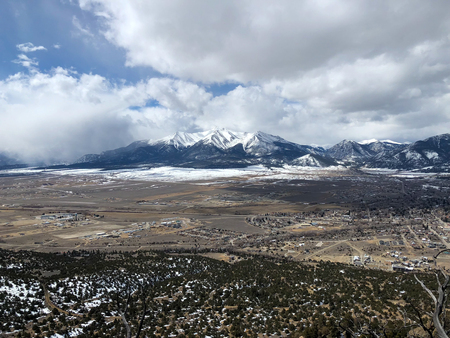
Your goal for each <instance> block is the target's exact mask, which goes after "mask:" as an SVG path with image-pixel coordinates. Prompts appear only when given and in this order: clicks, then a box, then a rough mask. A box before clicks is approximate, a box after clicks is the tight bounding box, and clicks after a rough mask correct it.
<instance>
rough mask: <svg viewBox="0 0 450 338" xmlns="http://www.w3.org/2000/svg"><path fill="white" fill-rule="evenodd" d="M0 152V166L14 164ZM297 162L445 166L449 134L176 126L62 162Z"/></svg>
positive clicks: (403, 167)
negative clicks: (412, 138) (290, 135)
mask: <svg viewBox="0 0 450 338" xmlns="http://www.w3.org/2000/svg"><path fill="white" fill-rule="evenodd" d="M18 163H19V162H18V161H17V160H16V159H15V158H11V157H8V154H4V153H0V167H8V166H14V165H17V164H18ZM257 164H261V165H264V166H267V167H271V166H275V167H277V166H278V167H279V166H285V165H290V166H302V167H329V166H338V165H340V166H345V167H351V168H389V169H398V170H419V171H429V172H448V171H450V134H442V135H437V136H433V137H430V138H427V139H425V140H419V141H416V142H414V143H411V144H404V143H398V142H394V141H390V140H382V141H379V140H367V141H361V142H355V141H351V140H343V141H341V142H339V143H338V144H336V145H334V146H332V147H331V148H328V149H325V148H323V147H318V146H310V145H301V144H297V143H294V142H290V141H287V140H285V139H283V138H281V137H279V136H274V135H270V134H267V133H264V132H261V131H258V132H256V133H247V132H234V131H230V130H227V129H214V130H210V131H205V132H198V133H185V132H177V133H175V134H174V135H172V136H168V137H165V138H162V139H159V140H157V141H149V140H144V141H136V142H133V143H131V144H129V145H128V146H126V147H122V148H118V149H113V150H108V151H104V152H102V153H100V154H87V155H84V156H82V157H81V158H79V159H78V160H77V161H75V162H74V163H72V164H70V165H68V166H67V167H72V168H74V167H76V168H86V167H90V168H126V167H134V166H142V165H145V166H151V167H157V166H178V167H189V168H241V167H247V166H250V165H257Z"/></svg>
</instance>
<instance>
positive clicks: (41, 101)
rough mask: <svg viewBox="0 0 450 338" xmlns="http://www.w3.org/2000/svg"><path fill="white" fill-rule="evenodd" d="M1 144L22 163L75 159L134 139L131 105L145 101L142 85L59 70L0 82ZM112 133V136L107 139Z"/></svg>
mask: <svg viewBox="0 0 450 338" xmlns="http://www.w3.org/2000/svg"><path fill="white" fill-rule="evenodd" d="M0 93H1V95H0V111H1V113H0V117H1V120H2V123H1V125H0V144H1V145H2V147H3V150H5V151H9V152H12V153H17V154H20V155H21V156H22V157H23V158H24V159H25V160H27V161H33V160H44V161H49V162H51V161H52V160H55V159H56V160H73V159H75V158H77V157H78V156H81V155H83V154H85V153H87V152H99V151H102V150H105V149H109V148H114V147H118V146H122V145H124V144H126V143H127V142H131V141H133V140H134V137H133V128H132V126H133V121H132V118H131V117H130V116H129V115H127V108H128V107H129V106H131V105H139V104H144V103H145V98H146V97H147V95H146V94H145V85H143V84H142V83H139V84H137V85H135V86H126V85H116V84H112V83H110V82H109V81H107V80H106V79H105V78H103V77H101V76H98V75H92V74H81V75H77V74H74V73H71V72H70V71H68V70H65V69H62V68H57V69H54V70H53V71H52V72H50V73H42V72H38V71H36V72H33V73H30V74H24V73H17V74H15V75H13V76H10V77H9V78H7V79H6V80H4V81H0ZM111 135H114V137H111Z"/></svg>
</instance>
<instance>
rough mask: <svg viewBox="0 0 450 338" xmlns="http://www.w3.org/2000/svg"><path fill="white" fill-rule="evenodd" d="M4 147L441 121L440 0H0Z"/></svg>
mask: <svg viewBox="0 0 450 338" xmlns="http://www.w3.org/2000/svg"><path fill="white" fill-rule="evenodd" d="M0 34H1V35H0V36H1V39H0V65H1V66H0V153H1V152H3V153H5V154H9V155H11V156H17V157H20V158H21V159H23V160H24V161H28V162H30V161H44V162H46V163H53V162H58V161H65V162H70V161H73V160H75V159H76V158H78V157H80V156H82V155H84V154H87V153H99V152H101V151H104V150H108V149H114V148H117V147H121V146H125V145H127V144H129V143H131V142H133V141H136V140H143V139H149V140H157V139H159V138H162V137H165V136H167V135H170V134H174V133H175V132H177V131H184V132H198V131H204V130H210V129H214V128H227V129H230V130H234V131H246V132H256V131H258V130H260V131H263V132H267V133H270V134H273V135H278V136H281V137H283V138H285V139H287V140H289V141H292V142H297V143H300V144H315V145H322V146H330V145H333V144H335V143H338V142H339V141H341V140H343V139H352V140H355V141H361V140H365V139H372V138H376V139H381V140H383V139H390V140H394V141H398V142H413V141H416V140H418V139H423V138H426V137H429V136H433V135H437V134H442V133H447V132H449V131H450V2H449V1H447V0H436V1H433V2H431V1H417V0H396V1H391V0H380V1H372V0H345V1H344V0H332V1H331V0H311V1H308V0H305V1H295V0H277V1H269V0H227V1H209V0H189V1H186V0H171V1H167V0H152V1H146V0H133V1H131V0H128V1H125V0H33V1H29V0H2V1H0Z"/></svg>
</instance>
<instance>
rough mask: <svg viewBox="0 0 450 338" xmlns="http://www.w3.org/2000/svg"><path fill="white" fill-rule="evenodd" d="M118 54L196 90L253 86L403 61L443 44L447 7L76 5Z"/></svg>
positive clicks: (101, 0) (95, 0) (449, 21)
mask: <svg viewBox="0 0 450 338" xmlns="http://www.w3.org/2000/svg"><path fill="white" fill-rule="evenodd" d="M79 4H80V7H81V8H82V9H84V10H86V11H90V12H92V13H94V14H96V15H97V16H98V18H99V20H100V21H101V22H103V25H104V30H103V33H104V35H105V37H106V38H107V39H108V40H109V41H111V42H112V43H113V44H115V45H117V46H119V47H122V48H124V50H125V51H126V55H127V65H128V66H150V67H153V68H154V69H156V70H157V71H159V72H161V73H163V74H170V75H172V76H175V77H179V78H184V79H192V80H194V81H201V82H205V83H206V82H223V81H237V82H241V83H249V82H252V83H254V82H255V81H258V82H260V81H267V80H271V79H290V78H296V77H299V76H302V74H303V72H308V71H311V70H314V69H319V68H321V67H324V66H333V65H334V66H335V65H337V64H347V63H348V64H353V63H355V62H356V61H357V60H358V59H365V58H373V57H375V56H381V55H388V56H389V57H391V56H392V57H395V58H398V59H399V61H401V59H402V58H403V53H404V51H405V50H408V49H409V48H413V47H415V46H418V45H420V44H421V43H425V42H427V41H429V42H430V43H431V45H430V46H429V47H430V48H431V49H436V48H439V47H438V46H434V45H433V42H434V41H439V40H440V39H442V38H444V37H447V36H448V33H449V26H450V3H448V2H447V1H437V2H435V3H433V5H430V4H428V3H424V2H421V1H416V0H413V1H396V2H392V1H388V0H384V1H378V2H377V3H376V4H373V3H372V2H370V1H300V2H293V1H289V0H280V1H277V2H276V3H274V2H273V1H270V0H248V1H239V0H231V1H225V2H220V1H219V2H218V1H190V2H185V1H181V0H178V1H147V2H136V1H135V2H115V1H109V0H80V1H79Z"/></svg>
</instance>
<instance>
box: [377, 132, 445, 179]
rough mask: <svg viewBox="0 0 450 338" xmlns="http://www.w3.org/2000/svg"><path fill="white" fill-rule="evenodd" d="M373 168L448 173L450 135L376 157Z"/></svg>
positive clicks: (428, 139)
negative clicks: (424, 169) (423, 169)
mask: <svg viewBox="0 0 450 338" xmlns="http://www.w3.org/2000/svg"><path fill="white" fill-rule="evenodd" d="M368 166H371V167H380V168H392V169H422V168H426V170H432V171H448V169H449V168H450V134H442V135H436V136H433V137H429V138H427V139H425V140H420V141H417V142H414V143H412V144H409V145H407V146H404V147H402V148H399V149H393V150H391V151H388V152H383V153H380V154H378V155H377V156H375V158H374V159H373V160H372V161H370V162H369V163H368Z"/></svg>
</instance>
